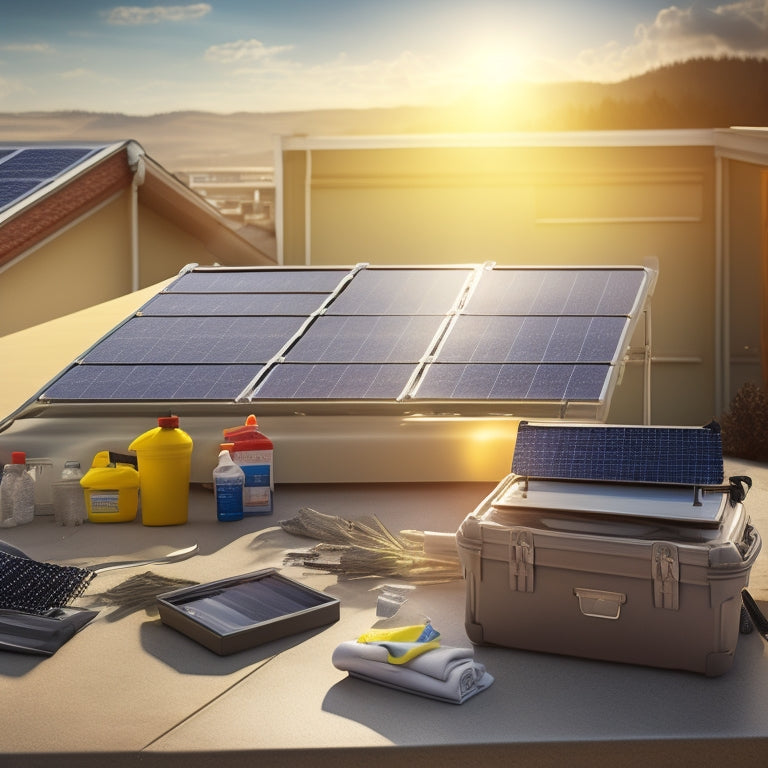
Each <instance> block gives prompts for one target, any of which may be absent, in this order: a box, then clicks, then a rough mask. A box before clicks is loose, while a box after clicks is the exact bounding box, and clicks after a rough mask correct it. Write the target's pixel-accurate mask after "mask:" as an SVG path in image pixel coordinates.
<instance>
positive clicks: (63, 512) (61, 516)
mask: <svg viewBox="0 0 768 768" xmlns="http://www.w3.org/2000/svg"><path fill="white" fill-rule="evenodd" d="M82 477H83V470H82V469H80V462H79V461H66V462H64V469H63V470H62V472H61V480H60V481H59V482H57V483H54V484H53V493H54V498H53V504H54V507H53V510H54V511H53V514H54V518H55V520H56V522H57V523H58V524H59V525H80V524H81V523H82V522H83V521H84V520H86V519H87V517H88V512H87V510H86V507H85V493H84V491H83V488H82V486H81V485H80V480H81V479H82Z"/></svg>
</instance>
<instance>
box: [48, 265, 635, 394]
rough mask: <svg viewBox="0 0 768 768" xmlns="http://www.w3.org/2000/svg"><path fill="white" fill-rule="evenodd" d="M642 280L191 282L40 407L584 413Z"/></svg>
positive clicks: (231, 276)
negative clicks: (196, 404) (351, 405)
mask: <svg viewBox="0 0 768 768" xmlns="http://www.w3.org/2000/svg"><path fill="white" fill-rule="evenodd" d="M644 281H645V271H644V270H642V269H619V270H614V271H611V270H606V269H562V270H560V269H555V270H546V269H515V268H509V269H508V268H502V269H493V270H490V269H486V268H481V269H474V268H454V267H445V268H407V267H403V268H380V269H376V268H355V269H353V270H351V271H350V270H344V269H338V268H329V269H290V268H277V269H269V268H252V269H236V270H234V269H233V270H230V269H199V270H198V269H196V270H192V271H190V272H186V273H184V274H183V275H181V276H180V277H179V278H178V279H177V280H175V281H174V282H173V283H171V284H170V285H169V286H168V287H167V288H166V289H165V291H164V292H162V293H161V294H159V295H158V296H156V297H155V298H153V299H152V300H151V301H150V302H148V303H147V305H146V306H145V307H144V308H143V309H142V311H141V312H140V313H139V314H138V315H137V316H135V317H133V318H131V319H129V320H128V321H127V322H126V323H124V324H123V325H122V326H120V327H119V328H117V329H116V330H115V331H113V332H112V333H111V334H109V335H108V336H107V337H106V338H105V339H103V340H102V341H101V342H100V343H98V344H97V345H96V346H95V347H94V348H93V349H92V350H91V351H90V352H89V353H88V354H86V355H85V357H84V358H83V360H82V361H81V364H80V365H78V366H76V367H75V368H73V369H71V370H70V371H67V372H65V373H64V374H63V375H62V376H61V377H60V378H59V380H58V381H56V382H55V383H54V385H52V386H51V388H50V389H49V391H48V392H47V393H45V396H46V397H47V398H50V399H57V398H60V399H81V400H88V399H102V400H104V399H106V400H109V399H115V400H121V399H131V392H133V397H134V399H147V398H149V397H150V396H151V397H158V398H160V399H174V398H179V399H194V398H196V397H197V398H200V399H229V400H234V399H236V398H238V397H239V396H241V394H244V396H245V397H246V398H248V399H255V400H296V399H306V400H339V399H348V400H370V399H376V400H380V399H383V400H394V399H405V400H408V399H410V400H415V401H424V400H472V401H531V400H535V401H547V402H550V401H551V402H554V403H563V402H567V401H570V400H578V401H581V402H585V403H599V402H602V401H603V400H604V399H605V397H606V392H607V391H608V382H609V380H610V377H611V373H612V371H613V370H614V369H615V366H616V364H617V362H618V359H619V356H620V355H621V354H622V352H623V349H624V346H625V345H626V343H627V336H628V332H629V330H630V327H631V326H630V319H629V318H628V317H627V316H626V314H625V312H629V311H631V310H632V309H633V307H634V306H635V304H636V303H637V301H638V295H640V296H641V295H642V288H643V285H644ZM467 296H469V297H470V298H469V300H468V302H467V303H466V306H464V299H465V298H466V297H467ZM606 307H609V308H610V309H611V311H612V312H615V313H616V314H608V315H603V314H602V312H603V310H604V309H605V308H606ZM566 309H567V310H568V312H569V314H566V315H563V314H559V313H562V312H563V311H565V310H566ZM266 365H269V368H268V369H266V368H262V367H261V366H266ZM257 374H259V376H258V378H254V377H256V376H257ZM252 381H255V382H256V383H255V385H254V386H255V390H254V391H253V392H250V391H245V392H244V390H246V388H247V387H248V384H249V382H252Z"/></svg>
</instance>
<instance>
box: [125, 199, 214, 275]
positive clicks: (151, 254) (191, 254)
mask: <svg viewBox="0 0 768 768" xmlns="http://www.w3.org/2000/svg"><path fill="white" fill-rule="evenodd" d="M139 252H140V254H141V258H140V261H139V287H140V288H144V287H145V286H147V285H152V284H154V283H158V282H160V281H161V280H165V279H166V278H168V277H173V276H174V275H177V274H178V273H179V270H180V269H182V268H183V267H185V266H186V265H187V264H192V263H195V264H200V265H206V264H212V263H213V262H214V261H215V259H214V257H213V256H212V255H211V253H210V252H209V251H208V250H207V249H206V248H205V246H204V245H203V243H201V242H200V240H198V239H197V238H195V237H193V236H192V235H190V234H189V233H188V232H186V231H185V230H184V229H182V228H181V227H179V226H178V225H176V224H174V223H173V222H171V221H169V220H168V219H165V218H163V217H162V216H159V215H158V214H157V213H155V211H153V210H152V209H150V208H147V207H146V206H144V205H139Z"/></svg>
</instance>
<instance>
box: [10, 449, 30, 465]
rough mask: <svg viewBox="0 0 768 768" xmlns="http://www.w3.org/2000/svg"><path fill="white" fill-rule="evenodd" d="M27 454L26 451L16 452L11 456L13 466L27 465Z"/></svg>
mask: <svg viewBox="0 0 768 768" xmlns="http://www.w3.org/2000/svg"><path fill="white" fill-rule="evenodd" d="M26 463H27V454H26V453H24V451H14V452H13V453H12V454H11V464H26Z"/></svg>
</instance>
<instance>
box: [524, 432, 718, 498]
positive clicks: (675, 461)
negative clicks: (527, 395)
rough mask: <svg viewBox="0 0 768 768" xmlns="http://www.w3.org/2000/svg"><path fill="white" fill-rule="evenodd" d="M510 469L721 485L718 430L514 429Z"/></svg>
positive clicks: (546, 474) (590, 477) (584, 477)
mask: <svg viewBox="0 0 768 768" xmlns="http://www.w3.org/2000/svg"><path fill="white" fill-rule="evenodd" d="M512 471H513V472H515V473H516V474H518V475H524V476H529V477H548V478H558V479H579V480H611V481H623V482H653V483H680V484H687V485H696V484H706V485H712V484H719V483H721V482H722V481H723V459H722V443H721V439H720V432H719V431H718V430H715V429H709V428H700V429H696V428H676V427H669V428H667V427H651V428H648V427H557V426H552V427H550V426H546V427H538V426H535V425H528V424H525V423H522V424H521V425H520V427H519V429H518V433H517V439H516V442H515V453H514V458H513V461H512Z"/></svg>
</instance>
